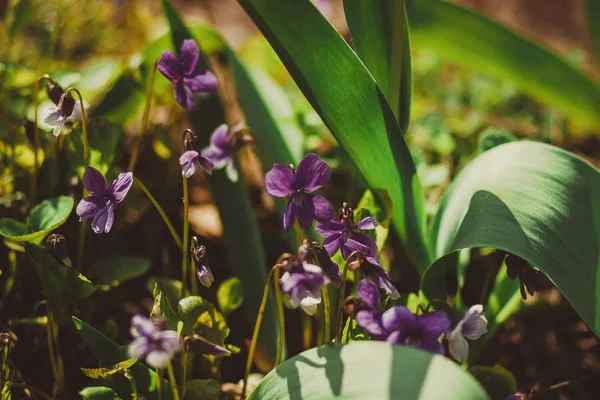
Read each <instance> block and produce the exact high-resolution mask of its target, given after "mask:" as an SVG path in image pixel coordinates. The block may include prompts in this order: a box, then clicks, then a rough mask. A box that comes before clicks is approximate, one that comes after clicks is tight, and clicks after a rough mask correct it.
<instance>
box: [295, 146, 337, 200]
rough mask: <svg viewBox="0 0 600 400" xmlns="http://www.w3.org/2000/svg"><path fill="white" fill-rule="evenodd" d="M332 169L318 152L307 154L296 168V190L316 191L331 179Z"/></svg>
mask: <svg viewBox="0 0 600 400" xmlns="http://www.w3.org/2000/svg"><path fill="white" fill-rule="evenodd" d="M330 175H331V169H330V168H329V165H327V163H326V162H325V161H322V160H321V159H320V158H319V156H317V155H316V154H313V153H311V154H307V155H306V156H304V158H303V159H302V161H300V163H299V164H298V168H296V181H295V183H294V189H295V190H306V191H309V192H315V191H317V190H319V189H321V188H322V187H323V186H325V185H326V184H327V182H328V181H329V176H330Z"/></svg>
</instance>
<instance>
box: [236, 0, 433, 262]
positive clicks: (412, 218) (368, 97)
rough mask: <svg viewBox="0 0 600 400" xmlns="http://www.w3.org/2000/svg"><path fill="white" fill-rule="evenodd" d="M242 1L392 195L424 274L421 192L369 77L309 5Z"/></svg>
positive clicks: (370, 175)
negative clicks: (299, 22) (300, 22)
mask: <svg viewBox="0 0 600 400" xmlns="http://www.w3.org/2000/svg"><path fill="white" fill-rule="evenodd" d="M239 2H240V4H241V5H242V7H244V9H245V10H246V12H247V13H248V14H249V15H250V17H251V18H252V20H253V21H254V22H255V23H256V24H257V26H258V27H259V29H260V30H261V31H262V33H263V34H264V35H265V37H266V38H267V40H268V41H269V42H270V43H271V45H272V46H273V48H274V49H275V51H276V52H277V54H278V55H279V58H281V60H282V61H283V63H284V65H285V66H286V68H287V69H288V71H289V72H290V74H291V75H292V78H294V80H295V81H296V83H297V84H298V86H299V87H300V89H301V90H302V92H303V93H304V95H305V96H306V98H307V99H308V101H309V102H310V103H311V105H312V106H313V107H314V109H315V110H316V111H317V112H318V113H319V115H320V116H321V118H322V119H323V122H324V123H325V124H326V125H327V126H328V127H329V129H330V131H331V132H332V133H333V135H334V136H335V138H336V139H337V141H338V142H339V143H340V145H341V146H342V148H343V149H344V150H345V151H346V152H347V153H348V155H349V156H350V158H351V159H352V161H353V162H354V164H355V165H356V167H357V168H358V170H359V171H360V172H361V173H362V175H363V176H364V178H365V179H366V181H367V182H368V184H369V186H370V187H371V188H372V189H382V188H385V189H387V190H388V192H389V195H390V197H391V199H392V201H393V203H394V210H395V212H394V216H393V219H392V221H393V224H394V226H395V229H396V230H397V231H398V234H399V236H400V238H401V239H402V242H403V244H404V246H405V249H406V251H407V253H408V254H409V256H410V258H411V260H412V261H413V263H414V264H415V265H416V266H417V267H418V268H419V269H421V270H423V269H424V268H425V267H426V266H427V265H428V264H429V254H428V250H427V247H426V245H425V243H424V234H423V231H424V210H423V192H422V190H421V187H420V183H419V179H418V177H417V174H416V170H415V166H414V164H413V161H412V158H411V156H410V153H409V151H408V148H407V147H406V143H405V142H404V139H403V137H402V134H401V131H400V128H399V126H398V124H397V122H396V120H395V118H394V114H393V113H392V110H391V109H390V107H389V106H388V104H387V102H386V99H385V96H384V95H383V93H382V92H381V90H380V89H379V87H378V86H377V83H376V82H375V81H374V80H373V78H372V76H371V74H370V73H369V71H368V70H367V69H366V68H365V67H364V65H363V64H362V63H361V62H360V60H359V59H358V57H357V56H356V55H355V54H354V52H352V50H351V49H350V48H349V47H348V45H347V44H346V42H345V41H344V39H343V38H342V37H341V36H340V35H339V34H338V33H337V32H336V31H335V29H334V28H333V27H332V26H331V25H330V24H329V23H328V22H327V20H326V19H325V18H324V17H323V16H322V15H321V14H320V13H319V11H318V10H317V9H316V8H315V7H314V6H313V5H312V4H311V3H310V1H308V0H302V1H294V2H281V1H277V0H239ZM299 20H300V21H302V24H298V21H299Z"/></svg>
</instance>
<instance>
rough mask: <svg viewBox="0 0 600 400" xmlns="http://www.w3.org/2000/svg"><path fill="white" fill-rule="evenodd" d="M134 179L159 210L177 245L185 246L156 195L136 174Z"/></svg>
mask: <svg viewBox="0 0 600 400" xmlns="http://www.w3.org/2000/svg"><path fill="white" fill-rule="evenodd" d="M133 181H134V182H135V183H136V184H137V185H138V186H139V187H140V189H142V192H144V194H145V195H146V197H148V200H150V202H151V203H152V205H153V206H154V208H156V211H158V213H159V214H160V216H161V217H162V219H163V221H164V222H165V225H167V228H169V232H171V236H172V237H173V240H174V241H175V243H176V244H177V246H178V247H180V248H181V247H182V246H183V243H182V242H181V238H180V237H179V235H178V234H177V231H176V230H175V228H173V224H171V221H170V220H169V218H168V217H167V214H166V213H165V210H163V208H162V207H161V206H160V204H158V201H156V199H155V198H154V196H152V193H150V191H149V190H148V188H147V187H146V186H145V185H144V184H143V183H142V182H141V181H140V180H139V179H138V178H136V177H135V176H134V177H133Z"/></svg>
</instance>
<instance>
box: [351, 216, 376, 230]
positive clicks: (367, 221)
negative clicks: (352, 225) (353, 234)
mask: <svg viewBox="0 0 600 400" xmlns="http://www.w3.org/2000/svg"><path fill="white" fill-rule="evenodd" d="M377 225H379V224H378V223H377V221H376V220H375V218H373V217H367V218H363V219H362V220H360V221H359V222H358V224H356V227H357V228H358V229H362V230H370V229H375V228H376V227H377Z"/></svg>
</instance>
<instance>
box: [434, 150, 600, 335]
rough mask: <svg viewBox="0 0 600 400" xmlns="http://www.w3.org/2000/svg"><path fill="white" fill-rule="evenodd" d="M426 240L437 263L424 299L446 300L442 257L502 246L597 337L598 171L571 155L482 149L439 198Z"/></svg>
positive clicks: (599, 325)
mask: <svg viewBox="0 0 600 400" xmlns="http://www.w3.org/2000/svg"><path fill="white" fill-rule="evenodd" d="M431 243H432V248H433V250H434V251H435V256H436V258H437V261H436V262H434V263H433V264H432V265H431V267H429V269H428V270H427V271H426V273H425V274H424V276H423V281H422V290H423V292H424V293H425V295H427V296H428V297H429V298H430V299H433V298H438V299H444V298H445V288H444V275H445V273H446V268H445V267H444V266H445V265H446V263H444V262H443V261H444V259H445V257H449V256H447V255H448V254H451V253H453V252H455V251H457V250H460V249H465V248H473V247H491V248H496V249H501V250H504V251H506V252H509V253H511V254H515V255H517V256H519V257H521V258H523V259H524V260H526V261H528V262H529V263H530V264H531V265H532V266H534V267H536V268H539V269H540V270H541V271H542V272H544V273H545V274H546V275H547V276H548V277H549V278H550V279H551V280H552V282H553V283H554V284H555V285H556V286H557V287H558V289H559V290H560V291H561V292H562V294H563V295H564V296H565V298H566V299H567V300H568V301H569V302H570V303H571V305H572V306H573V308H574V309H575V311H577V313H578V314H579V315H580V316H581V318H582V319H583V321H584V322H585V323H586V324H587V325H588V326H589V327H590V329H591V330H592V331H594V332H595V333H596V334H600V287H599V284H600V280H599V278H598V277H599V276H600V256H599V254H600V172H599V171H598V170H597V169H596V168H594V167H593V166H591V165H590V164H588V163H587V162H585V161H583V160H582V159H580V158H578V157H576V156H575V155H573V154H571V153H568V152H566V151H564V150H561V149H559V148H557V147H554V146H550V145H546V144H541V143H535V142H512V143H508V144H504V145H501V146H498V147H496V148H493V149H491V150H489V151H487V152H485V153H483V154H482V155H480V156H479V157H478V158H476V159H475V160H474V161H472V162H471V163H470V164H469V165H468V166H467V167H466V168H465V169H464V170H463V171H462V172H461V173H460V174H459V176H458V177H457V178H456V180H455V181H454V182H453V184H452V185H451V186H450V187H449V189H448V191H447V192H446V194H445V195H444V197H443V199H442V201H441V203H440V205H439V210H438V211H437V214H436V216H435V218H434V220H433V225H432V229H431ZM516 288H517V287H516V286H515V287H514V290H516ZM501 297H502V301H508V300H509V299H510V297H511V296H510V295H506V294H503V295H502V296H501ZM495 307H496V309H497V310H500V309H501V308H502V307H503V305H502V304H498V305H496V306H495Z"/></svg>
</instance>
